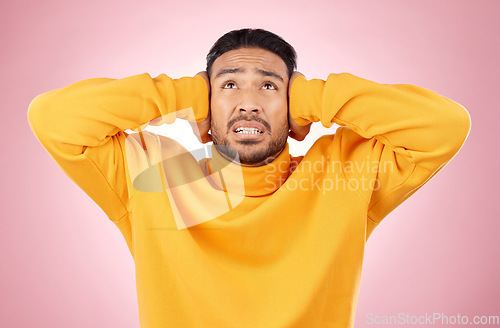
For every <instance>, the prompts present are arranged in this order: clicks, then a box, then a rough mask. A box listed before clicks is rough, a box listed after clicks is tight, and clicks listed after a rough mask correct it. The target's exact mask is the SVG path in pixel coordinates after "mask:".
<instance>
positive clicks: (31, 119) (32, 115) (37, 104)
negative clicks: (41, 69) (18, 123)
mask: <svg viewBox="0 0 500 328" xmlns="http://www.w3.org/2000/svg"><path fill="white" fill-rule="evenodd" d="M45 107H46V101H45V97H44V94H41V95H38V96H36V97H35V98H34V99H33V100H32V101H31V102H30V104H29V106H28V114H27V116H28V124H29V126H30V128H31V130H32V131H33V133H34V134H35V135H36V136H38V135H39V128H40V126H41V125H42V122H43V119H44V113H43V112H44V108H45Z"/></svg>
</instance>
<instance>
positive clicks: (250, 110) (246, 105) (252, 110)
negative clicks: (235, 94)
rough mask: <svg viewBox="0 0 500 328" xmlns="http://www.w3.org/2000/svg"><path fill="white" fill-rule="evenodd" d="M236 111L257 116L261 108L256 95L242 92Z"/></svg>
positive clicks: (251, 92)
mask: <svg viewBox="0 0 500 328" xmlns="http://www.w3.org/2000/svg"><path fill="white" fill-rule="evenodd" d="M238 111H239V112H240V113H247V114H258V113H259V112H261V111H262V106H261V105H260V102H259V98H258V94H257V93H256V92H253V91H251V90H246V91H244V92H242V93H241V98H240V102H239V104H238Z"/></svg>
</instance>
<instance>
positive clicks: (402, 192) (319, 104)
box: [290, 73, 471, 223]
mask: <svg viewBox="0 0 500 328" xmlns="http://www.w3.org/2000/svg"><path fill="white" fill-rule="evenodd" d="M290 115H291V117H292V119H293V120H294V121H295V122H297V123H298V124H299V125H306V124H308V123H310V122H318V121H320V122H321V123H322V125H323V126H325V127H331V126H332V125H333V123H336V124H338V125H340V126H341V127H340V128H339V129H338V131H340V134H341V135H340V136H338V137H339V138H342V139H345V141H341V142H340V144H341V145H342V146H341V149H340V156H341V158H343V159H344V158H354V159H357V160H366V159H367V158H370V159H376V160H377V161H378V163H379V166H378V171H377V180H378V183H379V184H378V186H377V188H373V189H372V190H371V194H370V195H369V196H368V197H365V199H366V198H368V199H367V201H368V203H369V204H368V218H369V219H371V220H372V221H374V222H375V223H379V222H380V221H381V220H382V219H383V218H384V217H385V216H386V215H387V214H389V213H390V212H391V211H392V210H393V209H394V208H396V207H397V206H398V205H399V204H401V203H402V202H403V201H404V200H406V199H407V198H408V197H409V196H410V195H412V194H413V193H414V192H415V191H416V190H418V189H419V188H420V187H421V186H422V185H423V184H425V183H426V182H427V181H428V180H429V179H430V178H431V177H432V176H433V175H434V174H436V173H437V172H438V171H439V170H441V169H442V168H443V167H444V165H446V164H447V163H448V162H449V161H450V160H451V159H452V158H453V156H455V154H456V153H457V152H458V151H459V149H460V148H461V147H462V145H463V143H464V142H465V140H466V138H467V136H468V134H469V131H470V124H471V123H470V116H469V114H468V112H467V111H466V110H465V108H464V107H462V106H461V105H460V104H458V103H456V102H454V101H452V100H450V99H447V98H445V97H443V96H440V95H438V94H436V93H435V92H433V91H430V90H427V89H424V88H421V87H417V86H413V85H407V84H379V83H376V82H372V81H369V80H365V79H362V78H359V77H356V76H354V75H352V74H349V73H340V74H330V75H329V76H328V78H327V80H326V81H324V80H320V79H312V80H306V79H305V78H304V77H303V76H299V77H297V78H296V80H295V81H294V82H293V85H292V89H291V93H290ZM346 128H347V130H346ZM336 134H338V133H336ZM352 135H356V137H352ZM382 162H384V166H385V167H387V165H386V164H387V163H391V164H393V165H391V166H390V167H391V168H392V169H391V170H382V169H381V167H382V166H381V165H380V163H382ZM375 189H376V190H375Z"/></svg>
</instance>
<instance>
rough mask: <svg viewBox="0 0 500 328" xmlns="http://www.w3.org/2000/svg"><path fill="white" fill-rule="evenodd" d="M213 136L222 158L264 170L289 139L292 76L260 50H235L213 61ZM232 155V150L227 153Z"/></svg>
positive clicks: (278, 58) (267, 53) (279, 63)
mask: <svg viewBox="0 0 500 328" xmlns="http://www.w3.org/2000/svg"><path fill="white" fill-rule="evenodd" d="M210 87H211V100H210V106H211V130H212V133H211V134H212V139H213V141H214V144H215V145H224V146H229V147H218V148H217V149H218V150H219V152H221V153H222V154H223V155H227V156H228V157H230V158H234V157H235V156H234V155H235V154H234V152H235V151H237V152H238V155H239V159H240V163H241V164H242V165H248V166H260V165H263V164H266V163H269V162H270V161H271V160H272V159H274V158H275V157H276V156H278V155H279V154H280V153H281V151H282V150H283V148H284V147H285V145H286V141H287V137H288V93H287V92H288V70H287V67H286V65H285V63H284V62H283V60H282V59H281V57H279V56H278V55H276V54H274V53H272V52H270V51H268V50H264V49H260V48H240V49H236V50H231V51H228V52H226V53H224V54H223V55H221V56H220V57H219V58H217V59H216V60H215V62H214V63H213V65H212V73H211V76H210ZM227 149H231V150H227Z"/></svg>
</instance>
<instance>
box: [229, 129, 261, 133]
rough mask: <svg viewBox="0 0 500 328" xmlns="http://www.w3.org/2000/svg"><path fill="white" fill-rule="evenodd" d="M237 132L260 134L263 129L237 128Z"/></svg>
mask: <svg viewBox="0 0 500 328" xmlns="http://www.w3.org/2000/svg"><path fill="white" fill-rule="evenodd" d="M235 132H236V133H250V134H260V133H262V131H260V130H259V129H256V128H237V129H236V130H235Z"/></svg>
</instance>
